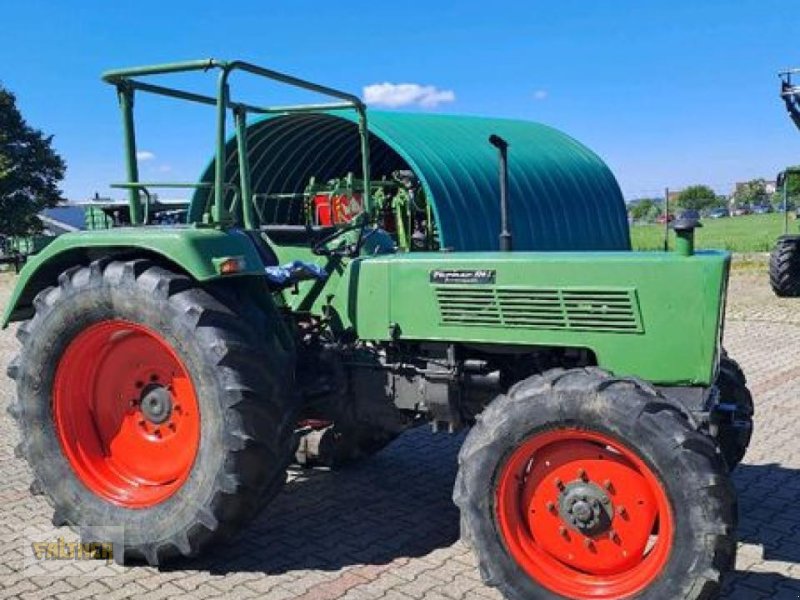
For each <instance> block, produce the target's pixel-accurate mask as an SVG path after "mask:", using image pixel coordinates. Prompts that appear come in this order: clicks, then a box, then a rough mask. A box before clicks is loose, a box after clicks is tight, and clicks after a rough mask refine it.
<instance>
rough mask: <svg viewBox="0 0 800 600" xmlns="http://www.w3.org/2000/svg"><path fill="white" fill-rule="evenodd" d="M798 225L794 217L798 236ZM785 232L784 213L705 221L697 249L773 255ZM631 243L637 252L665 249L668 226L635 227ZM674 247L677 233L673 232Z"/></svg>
mask: <svg viewBox="0 0 800 600" xmlns="http://www.w3.org/2000/svg"><path fill="white" fill-rule="evenodd" d="M797 232H798V227H797V223H796V222H795V221H794V219H792V217H791V215H790V219H789V233H797ZM782 233H783V214H774V213H773V214H768V215H747V216H746V217H728V218H724V219H707V218H706V219H703V227H702V228H700V229H698V230H697V231H696V237H695V240H696V241H695V245H696V246H697V248H715V249H719V250H729V251H731V252H769V251H770V250H772V247H773V246H774V245H775V240H776V238H777V237H778V236H779V235H781V234H782ZM631 244H632V245H633V249H634V250H662V249H663V248H664V225H663V224H662V225H632V226H631ZM669 245H670V248H674V246H675V234H674V233H673V232H670V244H669Z"/></svg>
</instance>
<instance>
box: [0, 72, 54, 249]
mask: <svg viewBox="0 0 800 600" xmlns="http://www.w3.org/2000/svg"><path fill="white" fill-rule="evenodd" d="M16 104H17V99H16V97H15V96H14V94H12V93H11V92H10V91H8V90H7V89H5V88H4V87H3V86H1V85H0V233H2V234H5V235H27V234H30V233H35V232H37V231H41V229H42V223H41V221H40V220H39V218H38V216H37V215H38V213H39V212H40V211H41V210H42V209H44V208H49V207H53V206H55V205H56V204H58V202H59V201H60V200H61V199H62V197H61V196H62V194H61V190H60V189H58V183H59V182H60V181H61V180H62V179H63V178H64V172H65V171H66V165H65V164H64V160H63V159H62V158H61V157H60V156H59V155H58V154H57V153H56V151H55V150H53V147H52V142H53V136H46V135H44V134H43V133H42V132H41V131H39V130H38V129H34V128H33V127H31V126H30V125H28V123H27V122H26V121H25V119H24V118H23V117H22V114H21V113H20V112H19V110H18V109H17V105H16Z"/></svg>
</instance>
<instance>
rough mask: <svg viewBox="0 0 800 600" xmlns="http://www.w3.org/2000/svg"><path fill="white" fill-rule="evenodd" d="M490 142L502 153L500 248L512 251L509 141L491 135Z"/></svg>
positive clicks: (504, 250)
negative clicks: (509, 208)
mask: <svg viewBox="0 0 800 600" xmlns="http://www.w3.org/2000/svg"><path fill="white" fill-rule="evenodd" d="M489 143H490V144H491V145H492V146H494V147H495V148H497V150H498V151H499V154H500V250H501V251H503V252H510V251H511V230H510V225H509V222H508V142H507V141H505V140H504V139H503V138H501V137H500V136H499V135H496V134H492V135H490V136H489Z"/></svg>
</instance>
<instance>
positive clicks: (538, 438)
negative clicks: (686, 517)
mask: <svg viewBox="0 0 800 600" xmlns="http://www.w3.org/2000/svg"><path fill="white" fill-rule="evenodd" d="M587 490H589V492H590V493H589V496H588V497H589V500H590V503H594V504H592V506H595V507H599V508H598V511H597V513H598V514H600V516H601V517H602V518H601V519H594V520H593V521H592V523H593V524H594V525H595V528H594V529H593V530H586V529H581V528H579V527H576V525H575V521H574V520H573V519H574V516H573V514H574V513H573V512H572V509H571V508H569V509H567V507H568V506H576V505H575V504H570V503H571V502H576V501H582V500H583V498H584V497H586V495H585V494H583V492H585V491H587ZM582 506H585V505H582ZM496 514H497V522H498V526H499V529H500V533H501V534H502V537H503V541H504V543H505V545H506V547H507V548H508V551H509V552H510V554H511V556H512V557H513V558H514V560H515V561H516V562H517V564H518V565H519V566H520V567H521V568H522V569H523V570H524V571H525V572H526V573H527V574H528V576H530V577H531V578H532V579H534V580H535V581H537V582H538V583H539V584H541V585H542V586H544V587H546V588H548V589H549V590H550V591H552V592H554V593H556V594H560V595H562V596H566V597H568V598H574V599H576V600H583V599H606V598H626V597H629V596H633V595H636V594H637V593H639V592H641V591H642V590H644V589H646V588H647V587H648V586H649V585H650V584H652V583H653V582H654V581H655V580H656V579H657V578H658V576H659V575H660V574H661V572H662V571H663V570H664V567H665V566H666V564H667V562H668V560H669V557H670V549H671V547H672V541H673V537H674V521H673V515H672V510H671V507H670V503H669V500H668V498H667V494H666V492H665V491H664V488H663V486H662V484H661V483H660V481H659V479H658V478H657V477H656V475H655V473H654V472H653V471H652V469H651V468H650V467H649V466H648V465H647V464H646V463H645V462H644V461H643V460H642V459H641V458H640V457H639V456H638V454H636V453H635V452H634V451H632V450H631V449H630V448H628V447H626V446H625V445H624V444H622V443H620V442H619V441H617V440H615V439H613V438H611V437H609V436H607V435H603V434H600V433H596V432H590V431H583V430H578V429H559V430H553V431H548V432H546V433H542V434H538V435H535V436H533V437H530V438H528V439H527V440H526V441H524V442H523V443H522V444H520V446H519V447H518V448H517V449H516V450H515V451H514V452H513V453H512V454H511V456H510V457H509V458H508V460H507V461H506V462H505V464H504V466H503V467H502V469H501V471H500V477H499V480H498V487H497V490H496ZM593 514H594V513H593ZM581 524H582V525H584V526H585V525H586V524H585V523H584V522H581Z"/></svg>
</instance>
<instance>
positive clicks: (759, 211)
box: [753, 204, 772, 215]
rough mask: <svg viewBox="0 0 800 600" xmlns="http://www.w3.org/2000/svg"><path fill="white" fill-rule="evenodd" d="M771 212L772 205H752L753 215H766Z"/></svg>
mask: <svg viewBox="0 0 800 600" xmlns="http://www.w3.org/2000/svg"><path fill="white" fill-rule="evenodd" d="M771 212H772V207H771V206H770V205H769V204H757V205H756V206H754V207H753V214H754V215H767V214H769V213H771Z"/></svg>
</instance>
